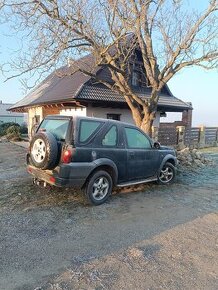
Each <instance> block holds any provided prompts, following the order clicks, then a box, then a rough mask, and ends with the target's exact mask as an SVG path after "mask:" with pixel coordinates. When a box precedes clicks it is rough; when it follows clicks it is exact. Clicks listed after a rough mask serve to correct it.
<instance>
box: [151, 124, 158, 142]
mask: <svg viewBox="0 0 218 290" xmlns="http://www.w3.org/2000/svg"><path fill="white" fill-rule="evenodd" d="M152 139H153V140H154V141H158V127H154V126H152Z"/></svg>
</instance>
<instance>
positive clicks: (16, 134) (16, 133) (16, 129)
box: [6, 125, 21, 141]
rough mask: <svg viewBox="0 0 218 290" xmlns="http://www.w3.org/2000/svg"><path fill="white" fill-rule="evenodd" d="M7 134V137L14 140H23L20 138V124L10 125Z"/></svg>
mask: <svg viewBox="0 0 218 290" xmlns="http://www.w3.org/2000/svg"><path fill="white" fill-rule="evenodd" d="M6 136H7V139H9V140H12V141H19V140H21V138H20V126H16V125H13V126H10V127H8V128H7V130H6Z"/></svg>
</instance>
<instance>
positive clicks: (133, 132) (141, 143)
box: [125, 128, 151, 149]
mask: <svg viewBox="0 0 218 290" xmlns="http://www.w3.org/2000/svg"><path fill="white" fill-rule="evenodd" d="M125 132H126V139H127V145H128V147H129V148H139V149H147V148H151V144H150V141H149V139H148V138H147V137H146V136H145V135H144V134H142V133H141V132H140V131H139V130H137V129H134V128H125Z"/></svg>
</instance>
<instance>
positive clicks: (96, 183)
mask: <svg viewBox="0 0 218 290" xmlns="http://www.w3.org/2000/svg"><path fill="white" fill-rule="evenodd" d="M27 164H28V172H29V173H31V174H32V175H33V176H34V182H36V183H39V182H43V183H44V184H45V185H46V183H49V184H52V185H55V186H68V187H71V186H72V187H80V188H83V189H85V193H86V195H87V197H88V199H89V201H90V202H91V203H92V204H95V205H99V204H102V203H103V202H105V201H106V200H107V199H108V197H109V196H110V195H111V192H112V188H113V187H114V186H118V187H121V186H130V185H134V184H140V183H145V182H150V181H158V182H159V183H162V184H167V183H170V182H171V181H172V180H173V179H174V177H175V174H176V165H177V159H176V155H175V151H174V149H171V148H167V147H163V146H160V144H159V143H157V142H155V143H154V142H153V141H152V140H151V139H150V138H149V137H148V136H147V135H146V134H145V133H144V132H142V131H141V130H140V129H139V128H137V127H136V126H134V125H131V124H127V123H122V122H119V121H114V120H107V119H98V118H88V117H67V116H60V115H57V116H54V115H53V116H47V117H46V118H45V119H44V120H43V121H42V122H41V124H40V125H39V127H38V129H37V131H36V133H35V135H34V136H33V137H32V140H31V142H30V148H29V152H28V154H27Z"/></svg>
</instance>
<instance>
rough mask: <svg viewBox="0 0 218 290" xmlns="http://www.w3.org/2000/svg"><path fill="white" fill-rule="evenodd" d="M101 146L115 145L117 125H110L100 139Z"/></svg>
mask: <svg viewBox="0 0 218 290" xmlns="http://www.w3.org/2000/svg"><path fill="white" fill-rule="evenodd" d="M102 145H103V146H116V145H117V126H112V127H111V128H110V130H109V131H108V132H107V133H106V135H105V136H104V139H103V140H102Z"/></svg>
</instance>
